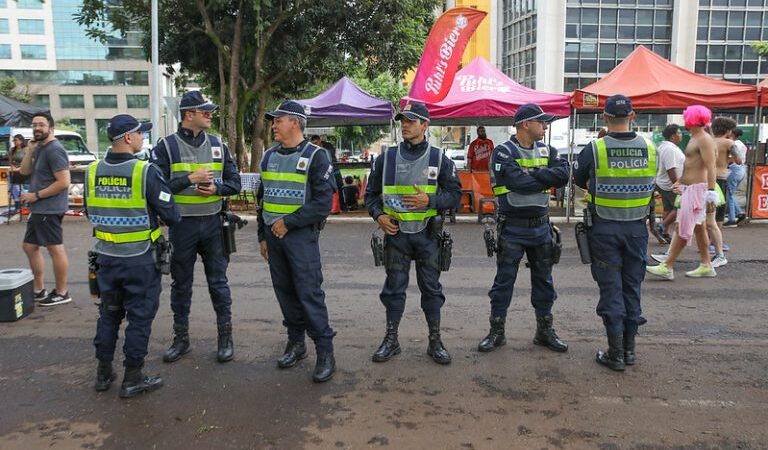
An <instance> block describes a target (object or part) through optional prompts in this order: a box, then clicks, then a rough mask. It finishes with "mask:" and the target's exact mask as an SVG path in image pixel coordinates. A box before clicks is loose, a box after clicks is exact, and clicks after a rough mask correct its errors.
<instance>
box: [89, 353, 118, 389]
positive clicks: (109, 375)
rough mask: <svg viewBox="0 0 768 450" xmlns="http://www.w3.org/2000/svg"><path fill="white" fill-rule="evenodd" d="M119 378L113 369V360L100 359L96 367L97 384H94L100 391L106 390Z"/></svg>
mask: <svg viewBox="0 0 768 450" xmlns="http://www.w3.org/2000/svg"><path fill="white" fill-rule="evenodd" d="M116 378H117V374H116V373H115V371H114V370H112V361H99V366H98V367H97V368H96V384H95V385H94V386H93V387H94V389H96V390H97V391H98V392H102V391H106V390H107V389H109V387H110V386H111V385H112V382H113V381H115V379H116Z"/></svg>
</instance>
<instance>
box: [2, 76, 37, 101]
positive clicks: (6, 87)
mask: <svg viewBox="0 0 768 450" xmlns="http://www.w3.org/2000/svg"><path fill="white" fill-rule="evenodd" d="M0 95H4V96H6V97H8V98H12V99H14V100H18V101H20V102H24V103H30V102H32V96H31V95H30V94H29V89H28V88H24V89H23V90H21V89H20V88H19V85H18V83H17V82H16V78H14V77H3V78H0Z"/></svg>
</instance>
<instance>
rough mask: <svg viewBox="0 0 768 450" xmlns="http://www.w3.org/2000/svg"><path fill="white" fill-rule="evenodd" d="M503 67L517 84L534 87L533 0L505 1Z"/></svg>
mask: <svg viewBox="0 0 768 450" xmlns="http://www.w3.org/2000/svg"><path fill="white" fill-rule="evenodd" d="M502 8H503V16H502V20H503V23H504V25H503V26H502V32H501V36H502V42H503V44H502V45H503V50H502V54H501V61H502V70H503V71H504V73H505V74H506V75H507V76H508V77H510V78H512V79H513V80H515V81H517V82H518V83H520V84H522V85H524V86H528V87H532V88H535V87H536V0H516V1H513V0H504V1H503V6H502Z"/></svg>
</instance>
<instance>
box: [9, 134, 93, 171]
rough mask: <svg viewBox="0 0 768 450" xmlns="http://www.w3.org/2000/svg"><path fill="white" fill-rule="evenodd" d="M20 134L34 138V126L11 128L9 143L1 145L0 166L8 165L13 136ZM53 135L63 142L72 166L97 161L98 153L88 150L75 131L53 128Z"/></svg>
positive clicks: (26, 137) (27, 137)
mask: <svg viewBox="0 0 768 450" xmlns="http://www.w3.org/2000/svg"><path fill="white" fill-rule="evenodd" d="M17 134H20V135H22V136H24V139H25V140H27V141H28V140H30V139H32V136H33V135H32V128H11V129H10V133H9V135H8V138H7V139H8V144H7V145H0V166H7V165H8V149H10V148H11V145H13V136H16V135H17ZM53 135H54V136H55V137H56V139H58V140H59V142H61V145H62V146H64V149H65V150H66V151H67V156H68V157H69V164H70V165H72V166H87V165H88V164H90V163H92V162H94V161H96V155H94V154H93V153H91V151H90V150H88V147H86V146H85V142H83V138H82V137H80V135H79V134H77V133H75V132H74V131H64V130H57V129H55V128H54V129H53ZM2 139H3V140H5V139H6V136H5V133H3V136H2Z"/></svg>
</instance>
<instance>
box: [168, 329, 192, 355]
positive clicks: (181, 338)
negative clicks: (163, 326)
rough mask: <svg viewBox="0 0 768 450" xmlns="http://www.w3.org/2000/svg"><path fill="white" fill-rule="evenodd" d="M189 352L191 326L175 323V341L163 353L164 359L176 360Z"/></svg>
mask: <svg viewBox="0 0 768 450" xmlns="http://www.w3.org/2000/svg"><path fill="white" fill-rule="evenodd" d="M187 353H189V327H188V326H187V325H179V324H173V343H172V344H171V346H170V347H168V350H166V351H165V354H164V355H163V361H165V362H174V361H177V360H178V359H179V358H181V357H182V356H184V355H186V354H187Z"/></svg>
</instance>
